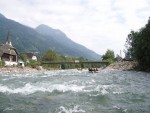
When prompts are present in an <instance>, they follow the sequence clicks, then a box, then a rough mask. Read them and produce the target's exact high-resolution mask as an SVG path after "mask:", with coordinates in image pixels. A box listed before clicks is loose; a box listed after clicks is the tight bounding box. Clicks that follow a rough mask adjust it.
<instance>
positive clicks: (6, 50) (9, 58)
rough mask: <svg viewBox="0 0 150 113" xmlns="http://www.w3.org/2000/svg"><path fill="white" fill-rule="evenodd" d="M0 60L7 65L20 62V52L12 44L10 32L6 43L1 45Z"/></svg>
mask: <svg viewBox="0 0 150 113" xmlns="http://www.w3.org/2000/svg"><path fill="white" fill-rule="evenodd" d="M0 60H1V61H4V62H5V66H13V65H17V64H18V52H17V50H16V48H14V47H13V46H12V43H11V40H10V35H9V32H8V35H7V40H6V43H5V44H1V45H0Z"/></svg>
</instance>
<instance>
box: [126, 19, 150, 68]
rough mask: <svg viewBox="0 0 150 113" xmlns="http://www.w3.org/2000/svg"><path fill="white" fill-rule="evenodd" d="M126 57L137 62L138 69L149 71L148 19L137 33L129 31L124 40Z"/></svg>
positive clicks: (149, 29) (149, 26)
mask: <svg viewBox="0 0 150 113" xmlns="http://www.w3.org/2000/svg"><path fill="white" fill-rule="evenodd" d="M125 46H126V48H127V52H126V57H129V58H133V59H134V60H136V61H137V62H138V69H139V70H142V71H150V18H149V20H148V22H147V24H146V25H145V26H144V27H142V28H141V29H140V30H138V31H133V30H132V31H131V32H130V33H129V35H128V37H127V39H126V43H125Z"/></svg>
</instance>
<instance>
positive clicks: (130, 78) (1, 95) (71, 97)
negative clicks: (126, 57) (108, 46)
mask: <svg viewBox="0 0 150 113" xmlns="http://www.w3.org/2000/svg"><path fill="white" fill-rule="evenodd" d="M0 113H150V73H144V72H135V71H117V70H102V71H100V72H98V73H89V72H88V71H87V70H83V71H78V70H55V71H46V72H35V73H14V74H12V73H2V72H0Z"/></svg>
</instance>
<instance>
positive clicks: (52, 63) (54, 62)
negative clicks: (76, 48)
mask: <svg viewBox="0 0 150 113" xmlns="http://www.w3.org/2000/svg"><path fill="white" fill-rule="evenodd" d="M42 64H51V65H54V64H58V65H60V68H62V65H65V64H74V65H76V64H78V65H83V64H87V65H89V66H90V67H91V66H93V65H101V66H104V65H108V62H107V61H79V60H75V61H68V62H67V61H59V62H57V61H44V62H42ZM80 67H82V66H80Z"/></svg>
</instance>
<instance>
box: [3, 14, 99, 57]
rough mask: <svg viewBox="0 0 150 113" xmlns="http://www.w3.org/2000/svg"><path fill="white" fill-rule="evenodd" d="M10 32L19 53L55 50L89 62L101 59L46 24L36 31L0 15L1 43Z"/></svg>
mask: <svg viewBox="0 0 150 113" xmlns="http://www.w3.org/2000/svg"><path fill="white" fill-rule="evenodd" d="M8 31H10V34H11V37H12V43H13V45H14V47H15V48H16V49H17V50H18V51H19V52H23V51H36V52H39V53H41V54H43V53H44V52H45V51H46V50H48V49H53V50H55V51H56V52H57V53H59V54H61V55H64V56H74V57H84V58H87V59H89V60H99V59H100V55H98V54H97V53H95V52H94V51H92V50H89V49H88V48H86V47H85V46H83V45H80V44H78V43H76V42H73V41H72V40H71V39H70V38H68V37H67V35H66V34H65V33H64V32H62V31H61V30H59V29H53V28H51V27H49V26H47V25H44V24H41V25H39V26H38V27H36V28H35V29H34V28H31V27H28V26H25V25H22V24H21V23H18V22H16V21H14V20H11V19H7V18H6V17H5V16H3V15H2V14H0V42H5V40H6V38H5V37H7V32H8Z"/></svg>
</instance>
